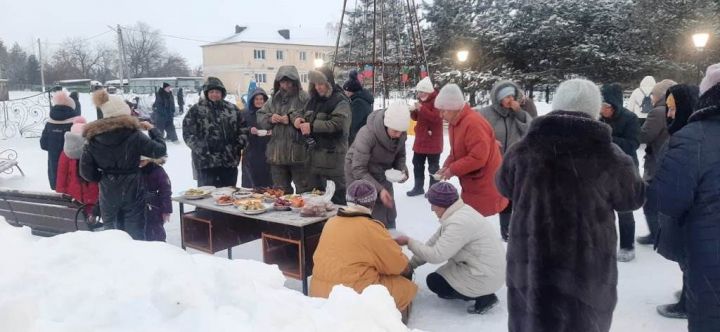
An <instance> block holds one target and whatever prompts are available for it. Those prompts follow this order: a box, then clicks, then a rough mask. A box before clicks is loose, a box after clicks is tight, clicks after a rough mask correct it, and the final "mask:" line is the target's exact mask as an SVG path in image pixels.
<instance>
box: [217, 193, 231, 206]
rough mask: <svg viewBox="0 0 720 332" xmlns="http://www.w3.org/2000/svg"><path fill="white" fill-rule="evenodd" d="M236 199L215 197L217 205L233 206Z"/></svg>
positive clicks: (228, 196)
mask: <svg viewBox="0 0 720 332" xmlns="http://www.w3.org/2000/svg"><path fill="white" fill-rule="evenodd" d="M234 201H235V199H234V198H233V197H232V196H230V195H222V196H217V197H215V205H220V206H227V205H233V202H234Z"/></svg>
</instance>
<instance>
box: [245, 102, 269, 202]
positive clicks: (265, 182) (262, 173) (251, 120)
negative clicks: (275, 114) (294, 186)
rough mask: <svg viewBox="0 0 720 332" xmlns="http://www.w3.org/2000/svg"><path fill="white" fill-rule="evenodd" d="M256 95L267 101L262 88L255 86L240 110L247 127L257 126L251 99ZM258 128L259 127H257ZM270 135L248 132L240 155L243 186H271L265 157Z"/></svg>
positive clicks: (255, 111) (255, 110)
mask: <svg viewBox="0 0 720 332" xmlns="http://www.w3.org/2000/svg"><path fill="white" fill-rule="evenodd" d="M256 96H263V97H264V98H265V101H266V102H267V100H268V96H267V94H266V93H265V90H263V89H262V88H256V89H255V91H253V93H252V95H251V96H250V98H248V106H247V109H245V110H243V111H242V117H243V120H245V123H246V124H247V127H248V128H253V127H255V128H258V123H257V112H258V109H257V108H255V105H254V104H253V100H255V97H256ZM258 129H259V128H258ZM270 137H271V136H263V137H261V136H258V135H252V134H248V146H247V147H246V148H245V151H243V156H242V186H243V187H245V188H255V187H272V185H273V182H272V176H271V175H270V165H268V163H267V159H266V158H265V151H266V150H267V145H268V143H269V142H270Z"/></svg>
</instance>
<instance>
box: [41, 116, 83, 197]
mask: <svg viewBox="0 0 720 332" xmlns="http://www.w3.org/2000/svg"><path fill="white" fill-rule="evenodd" d="M78 115H79V114H78V113H77V112H76V111H75V109H73V108H72V107H70V106H64V105H55V106H53V107H52V108H51V109H50V119H48V121H47V123H46V124H45V129H43V132H42V136H40V148H41V149H43V150H45V151H47V152H48V160H47V165H48V172H47V175H48V181H49V183H50V188H51V189H52V190H55V184H56V182H57V168H58V160H59V159H60V153H61V152H62V150H63V145H64V144H65V133H66V132H68V131H70V127H72V124H73V121H74V120H75V117H77V116H78Z"/></svg>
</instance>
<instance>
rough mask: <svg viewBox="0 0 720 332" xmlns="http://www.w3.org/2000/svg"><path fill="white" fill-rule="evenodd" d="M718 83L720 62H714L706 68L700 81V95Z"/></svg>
mask: <svg viewBox="0 0 720 332" xmlns="http://www.w3.org/2000/svg"><path fill="white" fill-rule="evenodd" d="M718 83H720V63H716V64H714V65H712V66H710V67H708V68H707V71H706V72H705V77H704V78H703V80H702V82H700V95H701V96H702V95H703V94H705V92H707V91H708V90H710V89H711V88H712V87H714V86H715V85H716V84H718Z"/></svg>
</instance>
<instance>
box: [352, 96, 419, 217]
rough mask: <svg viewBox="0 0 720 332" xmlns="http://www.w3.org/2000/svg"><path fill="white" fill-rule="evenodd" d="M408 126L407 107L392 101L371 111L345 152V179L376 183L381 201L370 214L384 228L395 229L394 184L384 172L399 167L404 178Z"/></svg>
mask: <svg viewBox="0 0 720 332" xmlns="http://www.w3.org/2000/svg"><path fill="white" fill-rule="evenodd" d="M409 126H410V110H409V109H408V106H407V105H406V104H405V103H403V102H395V103H393V104H392V105H390V107H388V108H387V109H386V110H378V111H374V112H372V113H370V115H369V116H368V119H367V124H366V125H365V127H362V128H361V129H360V131H359V132H358V134H357V136H356V137H355V141H354V142H353V145H352V146H351V147H350V150H349V151H348V153H347V154H346V155H345V182H347V183H352V182H354V181H355V180H361V179H362V180H367V181H369V182H370V183H372V184H373V185H374V186H375V189H377V192H378V193H379V196H380V201H382V204H376V205H375V208H373V211H372V217H373V219H375V220H378V221H381V222H382V223H383V224H385V226H386V227H387V228H395V218H396V217H397V211H396V210H395V203H394V201H393V186H392V183H391V182H390V181H389V180H388V179H387V178H386V176H385V171H386V170H389V169H396V170H400V171H401V172H403V174H404V176H405V177H404V179H402V180H401V181H400V182H401V183H402V182H405V181H406V180H407V174H408V169H407V165H405V140H407V129H408V127H409Z"/></svg>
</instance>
